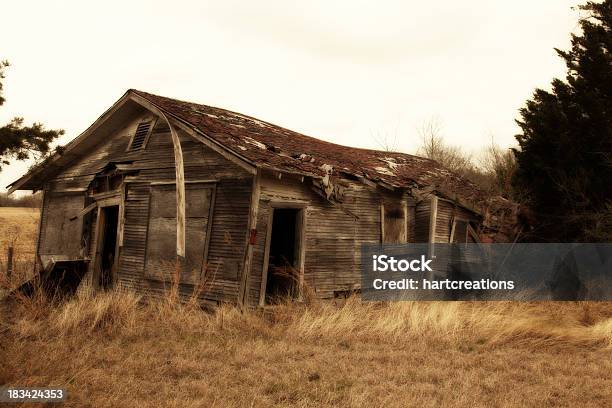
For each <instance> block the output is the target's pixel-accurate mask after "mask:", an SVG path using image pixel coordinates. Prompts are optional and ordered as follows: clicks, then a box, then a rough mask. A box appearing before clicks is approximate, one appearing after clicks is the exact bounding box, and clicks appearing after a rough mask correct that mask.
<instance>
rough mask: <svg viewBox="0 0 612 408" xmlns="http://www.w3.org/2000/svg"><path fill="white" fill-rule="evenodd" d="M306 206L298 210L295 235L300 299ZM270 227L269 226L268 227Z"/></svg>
mask: <svg viewBox="0 0 612 408" xmlns="http://www.w3.org/2000/svg"><path fill="white" fill-rule="evenodd" d="M307 210H308V207H304V208H302V209H301V210H300V212H299V218H298V223H299V225H298V228H297V230H296V235H297V236H298V237H299V238H298V245H299V247H298V256H297V259H298V262H297V266H298V270H299V273H300V277H299V294H298V299H299V300H300V301H303V300H304V265H305V263H306V214H307V212H306V211H307ZM270 229H271V228H270Z"/></svg>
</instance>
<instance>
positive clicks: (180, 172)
mask: <svg viewBox="0 0 612 408" xmlns="http://www.w3.org/2000/svg"><path fill="white" fill-rule="evenodd" d="M160 114H161V115H162V116H163V118H164V119H165V121H166V123H168V127H169V128H170V134H171V135H172V146H173V148H174V168H175V174H176V256H177V261H178V262H181V261H182V260H183V259H184V258H185V166H184V164H183V150H182V149H181V141H180V139H179V137H178V133H176V130H175V129H174V127H173V126H172V123H170V120H168V118H167V117H166V115H164V113H163V112H161V111H160Z"/></svg>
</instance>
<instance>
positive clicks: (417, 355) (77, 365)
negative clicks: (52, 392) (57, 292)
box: [0, 209, 612, 407]
mask: <svg viewBox="0 0 612 408" xmlns="http://www.w3.org/2000/svg"><path fill="white" fill-rule="evenodd" d="M26 214H27V212H26V213H23V212H20V211H19V210H12V209H9V211H5V210H4V209H3V210H2V211H0V217H4V219H9V218H10V219H13V220H16V221H17V222H16V224H18V225H19V226H20V227H23V229H22V230H21V233H20V235H19V237H22V236H30V237H34V236H35V225H36V223H35V219H33V220H30V219H29V218H26ZM11 216H12V218H11ZM27 217H35V213H33V212H32V211H30V212H29V215H27ZM25 219H28V220H29V221H28V222H27V223H26V222H22V220H25ZM14 224H15V223H14ZM6 225H7V224H3V227H2V228H6ZM26 225H27V226H26ZM32 227H34V230H32ZM2 245H5V241H3V243H2ZM19 245H20V246H19V248H23V249H20V250H22V251H24V252H25V251H26V250H27V248H30V250H33V248H34V244H33V243H32V242H29V243H28V242H27V241H26V240H20V241H19ZM3 384H4V385H12V386H17V385H19V386H32V387H33V386H57V387H66V388H67V389H68V392H69V398H68V402H67V403H65V406H74V407H81V406H85V407H104V406H108V407H116V406H122V407H143V406H154V407H158V406H168V407H201V406H212V407H228V406H229V407H242V406H253V407H267V406H299V407H319V406H351V407H352V406H354V407H362V406H365V407H371V406H374V407H376V406H391V407H411V406H413V407H433V406H436V407H437V406H470V407H472V406H477V407H490V406H502V407H519V406H520V407H523V406H534V407H544V406H555V407H556V406H562V407H563V406H565V407H576V406H580V407H605V406H610V405H612V303H611V302H601V303H576V302H556V303H555V302H549V303H510V302H488V303H485V302H481V303H476V302H474V303H470V302H403V303H392V304H378V303H361V302H360V301H359V300H358V299H349V300H348V301H347V302H346V303H345V304H343V305H334V304H330V303H320V302H315V301H311V302H309V303H307V304H287V305H282V306H277V307H275V308H272V309H268V310H266V311H250V312H244V313H241V312H240V311H239V310H237V309H236V308H234V307H232V306H223V307H220V308H219V309H218V310H216V311H215V312H214V313H207V312H204V311H201V310H200V309H198V308H197V307H196V306H195V305H194V304H193V303H188V304H177V303H176V302H174V301H173V299H172V298H171V297H168V298H167V299H160V300H155V301H150V302H147V303H145V302H143V301H142V299H140V298H138V297H137V296H136V295H134V294H132V293H128V292H119V291H114V292H109V293H106V294H102V295H98V296H95V297H93V298H75V299H72V300H69V301H67V302H53V301H50V300H48V299H45V298H44V297H42V296H35V297H34V298H32V299H30V298H20V299H13V300H11V301H10V302H5V303H4V304H2V305H1V306H0V385H3Z"/></svg>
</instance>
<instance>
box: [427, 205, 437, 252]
mask: <svg viewBox="0 0 612 408" xmlns="http://www.w3.org/2000/svg"><path fill="white" fill-rule="evenodd" d="M429 214H430V219H429V243H431V244H433V243H434V242H436V222H437V220H438V197H437V196H435V195H433V196H431V205H430V208H429Z"/></svg>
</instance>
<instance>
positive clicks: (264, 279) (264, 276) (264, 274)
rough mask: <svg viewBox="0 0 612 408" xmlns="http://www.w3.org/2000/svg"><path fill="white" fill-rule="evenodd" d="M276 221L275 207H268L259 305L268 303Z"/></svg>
mask: <svg viewBox="0 0 612 408" xmlns="http://www.w3.org/2000/svg"><path fill="white" fill-rule="evenodd" d="M273 222H274V207H273V206H271V205H270V206H269V208H268V223H267V224H266V242H265V243H264V259H263V268H262V270H261V285H260V288H259V306H264V305H265V304H266V288H267V283H268V267H269V266H270V265H269V264H270V242H271V241H272V223H273Z"/></svg>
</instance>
